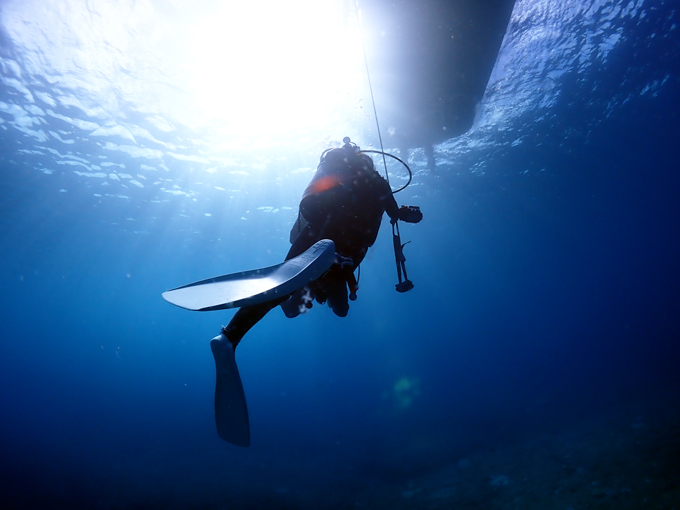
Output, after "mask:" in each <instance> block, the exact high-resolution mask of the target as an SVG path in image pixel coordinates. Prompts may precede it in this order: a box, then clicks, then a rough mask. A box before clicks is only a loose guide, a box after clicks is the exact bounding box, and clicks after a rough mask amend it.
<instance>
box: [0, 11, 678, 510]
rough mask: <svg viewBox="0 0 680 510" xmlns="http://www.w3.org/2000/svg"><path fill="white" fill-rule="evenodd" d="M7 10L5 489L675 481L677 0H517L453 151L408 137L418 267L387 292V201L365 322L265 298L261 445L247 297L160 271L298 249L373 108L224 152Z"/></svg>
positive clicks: (383, 491) (505, 497)
mask: <svg viewBox="0 0 680 510" xmlns="http://www.w3.org/2000/svg"><path fill="white" fill-rule="evenodd" d="M3 7H4V10H3V18H1V19H2V20H3V23H4V25H5V32H6V34H3V39H1V40H0V42H2V43H3V44H4V45H6V46H5V50H4V52H3V53H2V54H1V55H2V79H3V85H2V89H1V91H0V134H1V137H0V143H1V144H2V146H1V148H0V166H1V169H2V170H1V171H2V179H1V180H0V194H1V195H0V247H1V248H2V250H1V251H0V285H1V288H2V293H1V294H0V300H1V301H0V306H1V309H2V317H3V327H2V331H3V333H2V342H1V343H0V404H1V405H0V412H1V418H0V459H2V460H1V461H0V469H1V473H0V475H1V476H0V491H1V493H2V499H3V500H4V501H5V503H3V505H4V507H7V508H98V509H110V508H136V507H139V508H350V507H358V508H376V507H381V506H385V507H389V508H452V507H456V508H509V507H510V505H512V507H513V508H565V509H566V508H642V507H643V506H644V505H645V504H649V505H651V507H654V508H676V507H677V506H678V505H679V504H680V478H679V476H680V470H679V469H678V466H677V464H676V463H677V453H678V452H679V451H680V443H678V434H677V430H678V426H679V425H680V417H679V416H678V403H679V397H680V371H679V370H678V366H679V365H678V364H679V362H680V342H679V340H680V293H679V292H678V290H679V289H680V269H679V261H680V200H679V199H678V196H680V195H679V194H680V173H678V163H677V144H678V140H680V136H679V134H680V128H679V127H678V123H679V121H680V96H679V94H678V90H679V86H680V38H679V36H678V33H679V26H678V24H679V22H680V20H679V19H678V12H677V10H676V6H675V5H674V4H673V2H643V1H640V2H626V1H622V2H587V3H583V5H581V3H577V2H575V3H573V4H572V3H569V2H550V3H546V4H540V3H537V2H536V3H534V2H529V1H526V2H519V3H518V4H517V5H516V7H515V12H514V14H513V18H512V20H511V23H510V27H509V32H508V35H507V36H506V40H505V42H504V45H503V48H502V50H501V55H500V56H499V59H498V62H497V65H496V69H495V71H494V74H493V75H492V78H491V81H490V83H489V86H488V88H487V94H486V96H485V100H484V102H483V105H482V114H481V119H480V120H479V122H478V124H476V126H475V128H474V129H473V131H472V132H471V133H469V134H467V135H465V136H464V137H461V138H459V139H456V140H450V141H448V142H445V143H444V144H442V145H440V146H437V147H436V150H435V156H436V157H437V160H438V167H437V169H436V170H435V171H434V172H432V171H430V170H427V169H426V168H425V164H424V157H423V154H422V151H417V150H416V151H414V152H413V153H412V155H411V161H412V165H413V167H414V171H415V177H414V182H413V184H412V185H411V186H410V187H409V188H407V190H405V191H404V192H402V193H400V194H398V195H397V199H398V202H399V203H400V204H409V205H411V204H412V205H420V206H421V208H422V210H423V212H424V215H425V219H424V220H423V222H422V223H420V224H419V225H404V226H403V227H402V230H401V232H402V238H403V239H404V240H410V241H412V242H411V243H410V244H409V245H407V247H406V249H405V250H406V256H407V267H408V270H409V276H410V278H411V279H412V280H413V281H414V283H415V289H414V290H413V291H411V292H409V293H407V294H398V293H396V292H395V291H394V287H393V285H394V284H395V283H396V274H395V269H394V261H393V258H392V254H391V243H390V239H389V228H388V227H389V225H388V224H387V223H386V224H385V225H383V230H382V232H381V234H380V236H379V238H378V241H377V242H376V245H375V246H374V247H373V248H372V250H371V251H370V252H369V255H368V257H367V258H366V260H365V262H364V263H363V264H362V271H361V280H360V285H361V288H360V291H359V299H358V300H357V301H356V302H354V303H352V305H351V309H350V313H349V315H348V317H347V318H345V319H340V318H338V317H335V316H334V315H333V314H332V313H331V311H330V310H328V309H327V308H325V307H322V306H320V305H315V306H314V308H313V309H312V311H311V313H309V314H305V315H304V316H302V317H298V318H296V319H293V320H288V319H286V318H285V317H284V316H283V314H282V313H281V312H280V311H279V310H274V311H273V312H272V313H270V314H269V315H268V316H267V317H266V318H265V319H264V320H263V321H262V322H261V323H260V324H258V325H257V326H256V327H255V328H254V329H253V330H252V331H251V332H250V333H249V334H248V335H247V336H246V338H245V340H244V341H243V343H242V344H241V345H240V346H239V349H238V351H237V361H238V363H239V367H240V371H241V376H242V379H243V382H244V386H245V391H246V395H247V399H248V406H249V411H250V421H251V435H252V445H251V447H250V448H247V449H243V448H239V447H236V446H233V445H230V444H227V443H225V442H223V441H222V440H220V439H219V438H218V436H217V434H216V433H215V428H214V416H213V390H214V363H213V359H212V356H211V354H210V349H209V345H208V342H209V340H210V338H212V337H213V336H215V335H216V334H217V333H218V332H219V328H220V326H222V325H224V324H226V323H227V322H228V320H229V318H230V317H231V314H232V313H233V312H229V311H224V312H210V313H194V312H188V311H185V310H181V309H179V308H174V307H172V306H171V305H169V304H168V303H166V302H164V301H163V300H162V299H161V297H160V294H161V292H163V291H164V290H167V289H168V288H172V287H175V286H178V285H181V284H185V283H188V282H190V281H194V280H198V279H202V278H206V277H210V276H214V275H218V274H224V273H229V272H233V271H238V270H244V269H252V268H255V267H263V266H267V265H271V264H274V263H277V262H279V261H280V260H282V258H283V257H284V256H285V253H286V252H287V250H288V246H289V245H288V229H289V228H290V225H291V224H292V221H293V219H294V217H295V214H296V212H297V209H296V208H297V203H298V200H299V198H300V196H301V193H302V191H303V190H304V187H305V186H306V183H307V181H308V180H309V178H310V176H311V169H313V167H314V166H315V165H316V160H317V158H318V155H319V153H320V152H321V150H322V149H323V147H322V145H321V143H320V142H318V141H317V140H320V139H321V138H322V137H323V136H326V135H328V136H330V138H331V139H332V140H338V139H340V138H341V137H342V136H344V135H347V134H349V135H350V136H352V133H345V132H341V133H326V132H324V133H322V134H321V135H320V136H318V137H317V138H314V136H316V135H314V136H311V137H310V138H309V140H310V141H309V142H308V143H307V144H306V145H305V143H304V142H302V141H301V142H299V143H297V142H296V143H295V144H288V145H283V146H281V145H276V144H274V145H271V146H263V148H261V149H256V148H255V146H256V145H257V144H253V147H250V146H248V148H247V149H243V150H242V151H241V152H237V153H236V155H234V154H232V153H230V152H229V151H228V150H227V151H226V152H221V153H219V154H218V153H217V152H211V149H210V146H209V144H207V143H205V144H202V142H201V138H200V137H201V136H202V134H205V132H203V131H200V130H193V131H192V130H191V129H189V128H188V127H183V126H182V125H180V124H179V123H177V122H176V123H175V124H174V126H175V130H174V131H169V130H167V131H166V130H164V129H161V128H160V127H158V126H161V125H162V123H161V122H160V121H158V115H160V114H159V113H158V112H155V113H154V115H156V117H155V119H156V120H155V121H154V122H155V123H154V122H151V121H150V120H149V119H150V118H151V116H152V115H151V114H149V112H142V113H140V112H139V111H135V110H132V109H131V110H129V111H124V110H121V111H124V113H126V115H123V116H121V115H119V116H117V117H116V116H115V115H113V116H111V117H110V118H109V117H106V114H105V113H102V112H96V111H94V109H93V108H94V107H93V106H92V104H91V103H88V101H90V100H91V96H89V95H88V94H94V93H95V92H96V90H95V91H94V92H93V90H86V89H85V88H84V86H82V85H78V84H72V83H70V82H69V81H68V80H67V79H66V78H64V79H63V80H61V81H60V80H59V79H57V78H55V74H54V73H56V71H55V69H56V68H55V69H52V70H51V72H52V73H53V74H50V75H47V74H45V75H41V74H40V73H39V71H40V68H39V66H37V65H36V64H35V61H36V53H32V52H34V51H35V48H33V49H31V48H30V47H29V46H30V45H28V44H27V43H26V47H25V49H22V48H23V47H22V41H20V40H19V39H18V38H17V35H16V34H17V33H18V32H16V31H13V30H15V28H12V27H13V26H15V25H13V24H12V23H16V21H12V20H13V19H14V18H12V16H17V17H19V18H17V19H20V16H19V14H16V13H15V10H13V9H14V8H15V7H16V4H13V3H12V2H8V3H7V4H6V5H5V4H3ZM27 26H28V25H27ZM26 30H28V28H26ZM10 40H13V43H12V45H11V46H10V45H9V43H8V41H10ZM24 42H25V41H24ZM10 47H11V51H10V50H9V49H8V48H10ZM43 51H45V52H47V51H48V49H46V48H43ZM37 60H40V59H39V58H38V59H37ZM87 72H88V70H87V68H85V69H81V70H80V73H84V74H87ZM140 79H141V78H140ZM69 87H70V88H69ZM79 94H82V95H79ZM74 98H75V99H74ZM78 101H80V103H78ZM51 103H53V104H51ZM78 104H79V105H80V106H78ZM121 104H123V106H121V109H123V108H124V107H129V104H130V103H129V102H128V103H126V102H125V101H123V100H122V99H121ZM84 105H85V106H84ZM126 105H127V106H126ZM104 109H106V108H104ZM48 110H49V111H51V112H52V113H51V114H50V113H47V111H48ZM107 112H109V113H110V110H107ZM119 113H120V112H119ZM145 115H146V117H144V116H145ZM65 119H68V120H65ZM79 122H80V125H79ZM82 122H89V123H91V124H93V125H92V126H91V125H89V124H82ZM104 127H106V129H108V131H105V132H103V134H102V132H100V134H98V135H95V134H94V131H95V129H103V128H104ZM135 129H137V130H136V131H135ZM192 129H193V128H192ZM142 130H146V133H147V134H149V135H150V136H151V138H149V136H146V135H145V134H143V133H142ZM126 132H127V133H128V134H131V135H130V136H127V134H125V133H126ZM41 133H42V134H41ZM88 133H89V135H88ZM140 133H142V134H141V135H140ZM205 136H206V137H207V136H208V135H205ZM206 139H207V138H206ZM356 140H357V142H358V143H360V144H364V145H365V144H368V143H374V142H375V140H374V139H366V140H360V139H359V138H358V135H357V138H356ZM135 149H136V150H135ZM144 151H156V152H144ZM171 152H172V153H173V154H175V156H171V155H170V153H171ZM178 154H179V156H177V155H178ZM215 154H218V155H217V156H215ZM277 154H280V155H283V156H285V159H284V158H278V159H277ZM228 158H232V159H231V160H228ZM103 163H108V165H106V164H103ZM120 165H124V167H123V166H120ZM114 175H115V177H114ZM396 178H397V179H399V177H396ZM135 183H136V184H135ZM673 459H676V460H675V462H674V461H673Z"/></svg>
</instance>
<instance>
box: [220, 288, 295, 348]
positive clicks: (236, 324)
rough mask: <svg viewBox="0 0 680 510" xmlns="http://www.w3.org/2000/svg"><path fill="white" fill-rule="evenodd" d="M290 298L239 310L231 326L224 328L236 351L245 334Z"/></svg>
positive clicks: (232, 319) (223, 331)
mask: <svg viewBox="0 0 680 510" xmlns="http://www.w3.org/2000/svg"><path fill="white" fill-rule="evenodd" d="M288 297H289V296H284V297H280V298H278V299H273V300H271V301H265V302H264V303H259V304H257V305H250V306H244V307H243V308H239V309H238V311H237V312H236V314H235V315H234V316H233V317H232V318H231V320H230V321H229V324H227V326H225V327H224V328H222V333H224V335H225V336H226V337H227V338H228V339H229V341H230V342H231V345H232V346H233V348H234V349H236V346H237V345H238V344H239V342H240V341H241V339H242V338H243V337H244V336H245V334H246V333H247V332H248V331H250V329H251V328H252V327H253V326H254V325H255V324H257V323H258V322H260V321H261V320H262V319H263V318H264V316H265V315H267V314H268V313H269V311H270V310H271V309H273V308H276V307H277V306H278V305H280V304H281V303H283V302H284V301H285V300H286V299H288Z"/></svg>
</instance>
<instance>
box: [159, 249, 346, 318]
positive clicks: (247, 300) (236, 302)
mask: <svg viewBox="0 0 680 510" xmlns="http://www.w3.org/2000/svg"><path fill="white" fill-rule="evenodd" d="M334 261H335V245H334V244H333V241H331V240H329V239H322V240H321V241H319V242H317V243H316V244H314V245H313V246H312V247H311V248H309V249H308V250H307V251H305V252H304V253H302V254H300V255H298V256H297V257H294V258H292V259H290V260H286V261H285V262H283V263H281V264H277V265H276V266H271V267H266V268H264V269H254V270H252V271H244V272H241V273H233V274H227V275H224V276H217V277H215V278H209V279H207V280H201V281H200V282H195V283H190V284H188V285H184V286H182V287H178V288H176V289H172V290H168V291H166V292H163V299H165V300H166V301H167V302H169V303H172V304H173V305H176V306H179V307H181V308H186V309H187V310H195V311H200V312H205V311H208V310H223V309H225V308H237V307H241V306H246V305H254V304H257V303H263V302H265V301H270V300H272V299H276V298H278V297H282V296H285V295H288V294H292V293H293V292H295V291H296V290H298V289H300V288H302V287H304V286H305V285H306V284H308V283H309V282H311V281H313V280H316V279H317V278H319V277H320V276H321V275H323V274H324V273H325V272H326V271H328V269H329V268H330V267H331V266H332V265H333V262H334Z"/></svg>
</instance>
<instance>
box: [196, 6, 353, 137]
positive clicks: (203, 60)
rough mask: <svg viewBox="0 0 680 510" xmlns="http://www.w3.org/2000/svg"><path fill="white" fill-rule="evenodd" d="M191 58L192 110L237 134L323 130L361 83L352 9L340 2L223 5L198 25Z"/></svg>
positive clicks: (344, 111)
mask: <svg viewBox="0 0 680 510" xmlns="http://www.w3.org/2000/svg"><path fill="white" fill-rule="evenodd" d="M189 58H190V62H188V63H187V64H186V65H187V68H188V71H189V75H190V76H189V86H188V91H189V93H190V94H191V97H192V99H191V100H192V102H193V104H194V105H195V108H197V109H198V111H199V112H200V113H201V114H202V115H204V116H205V119H206V120H207V119H211V120H212V121H216V122H218V123H219V124H220V125H221V128H222V129H223V130H224V131H225V132H226V133H229V132H231V133H239V134H240V135H242V136H248V134H250V133H252V134H260V135H274V134H278V133H282V134H283V133H290V132H291V131H296V130H305V129H315V128H323V125H325V124H327V123H331V122H337V121H339V120H340V119H339V118H338V117H339V116H340V117H342V116H343V115H346V114H347V111H350V112H351V110H352V103H353V102H356V101H357V97H358V94H359V90H360V88H361V87H362V85H363V81H362V80H363V76H362V75H361V74H360V70H361V67H360V66H359V64H360V63H361V60H360V59H361V58H362V57H361V47H360V40H359V37H358V34H357V31H356V21H355V18H354V12H353V11H349V9H348V8H347V3H345V2H340V1H338V0H334V1H331V0H291V1H288V2H280V1H276V0H260V1H251V2H228V3H227V4H226V5H223V6H222V7H221V8H220V9H219V10H218V11H216V12H215V13H214V15H213V16H211V17H209V18H206V19H204V20H202V21H201V22H200V23H197V24H196V26H195V28H194V32H193V37H192V46H191V51H190V56H189ZM226 133H225V134H226Z"/></svg>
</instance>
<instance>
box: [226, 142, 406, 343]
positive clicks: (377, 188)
mask: <svg viewBox="0 0 680 510" xmlns="http://www.w3.org/2000/svg"><path fill="white" fill-rule="evenodd" d="M384 212H387V214H388V215H389V217H390V219H391V220H392V221H393V222H396V221H397V219H398V217H399V208H398V206H397V202H396V201H395V200H394V196H393V195H392V190H391V189H390V186H389V184H388V183H387V181H385V179H383V178H382V177H381V176H380V174H379V173H378V172H377V171H376V170H375V167H374V165H373V161H372V160H371V158H370V157H369V156H367V155H365V154H357V153H356V151H355V150H354V148H353V147H345V148H342V149H332V150H330V151H328V152H327V153H326V154H325V156H324V157H323V158H322V161H321V163H320V164H319V166H318V168H317V171H316V174H315V175H314V177H313V179H312V181H311V183H310V184H309V186H308V187H307V189H306V190H305V193H304V195H303V197H302V201H301V202H300V213H299V216H298V220H297V221H296V224H295V226H294V227H293V231H292V232H291V243H292V246H291V248H290V250H289V252H288V255H287V256H286V260H288V259H291V258H293V257H296V256H297V255H300V254H301V253H303V252H304V251H305V250H307V249H308V248H309V247H311V246H312V245H313V244H314V243H316V242H317V241H319V240H321V239H330V240H332V241H333V242H334V243H335V251H336V254H337V255H339V256H340V257H342V259H341V260H342V261H343V264H341V265H340V264H336V265H334V266H333V267H332V268H331V269H330V270H329V271H328V272H327V273H326V274H325V275H324V276H323V277H322V278H320V279H318V280H316V281H314V282H312V283H311V284H309V285H308V286H307V287H306V288H305V289H301V290H300V291H298V292H296V293H295V294H293V295H292V296H285V297H281V298H278V299H275V300H272V301H268V302H265V303H261V304H257V305H252V306H246V307H243V308H241V309H239V310H238V311H237V312H236V315H234V317H233V318H232V320H231V321H230V322H229V325H228V326H226V327H225V328H224V329H223V333H224V334H225V335H226V336H227V338H228V339H229V340H230V342H231V343H232V345H233V346H234V347H236V345H237V344H238V343H239V342H240V341H241V339H242V338H243V336H244V335H245V334H246V333H247V332H248V330H250V328H252V327H253V326H254V325H255V324H256V323H257V322H258V321H260V319H262V318H263V317H264V316H265V315H266V314H267V313H268V312H269V311H270V310H271V309H272V308H274V307H276V306H277V305H279V304H282V303H283V302H284V301H287V300H289V302H288V303H286V306H284V310H286V315H287V316H289V317H293V316H295V315H297V314H299V311H298V312H297V313H295V307H297V306H298V305H299V304H298V303H297V302H294V303H291V301H293V300H301V299H303V295H302V294H303V290H304V294H306V295H305V296H304V298H306V299H305V302H304V304H305V305H306V306H307V307H310V306H311V303H310V302H309V301H310V295H311V297H313V298H316V300H317V301H319V302H321V303H324V302H325V301H326V300H328V302H329V305H330V306H331V308H332V309H333V311H334V312H335V313H336V315H339V316H341V317H344V316H345V315H347V311H348V310H349V304H348V301H347V298H348V293H347V284H348V282H350V285H351V282H352V281H354V276H353V273H354V270H355V269H356V268H357V267H358V266H359V264H360V263H361V261H363V259H364V257H365V256H366V252H367V250H368V248H369V247H371V246H372V245H373V243H374V242H375V240H376V237H377V236H378V230H379V229H380V223H381V221H382V216H383V213H384ZM291 305H292V306H291ZM291 309H292V310H293V312H289V311H288V310H291ZM300 310H302V308H301V307H300Z"/></svg>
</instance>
